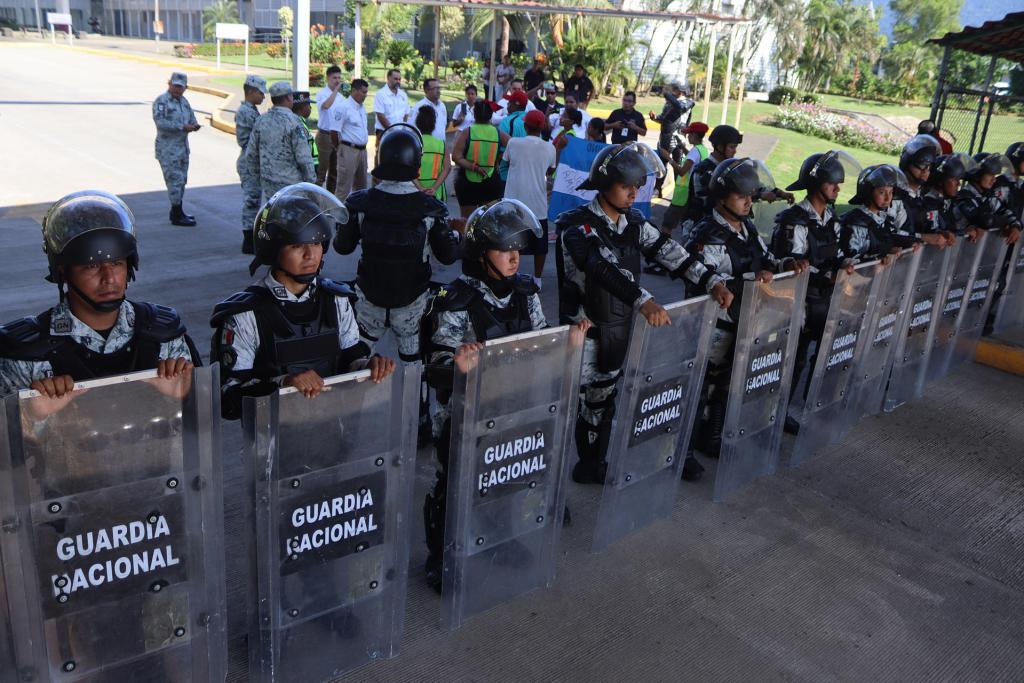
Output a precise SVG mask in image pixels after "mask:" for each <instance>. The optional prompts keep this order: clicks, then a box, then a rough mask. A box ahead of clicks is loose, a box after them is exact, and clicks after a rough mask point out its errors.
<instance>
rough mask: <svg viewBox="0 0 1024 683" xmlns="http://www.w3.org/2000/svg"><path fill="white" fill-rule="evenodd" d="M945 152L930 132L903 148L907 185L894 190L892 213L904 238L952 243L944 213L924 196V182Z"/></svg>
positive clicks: (890, 209) (902, 165)
mask: <svg viewBox="0 0 1024 683" xmlns="http://www.w3.org/2000/svg"><path fill="white" fill-rule="evenodd" d="M941 153H942V150H941V149H940V148H939V143H938V141H937V140H936V139H935V138H934V137H932V136H931V135H915V136H914V137H912V138H910V140H908V141H907V144H905V145H904V146H903V149H902V151H900V161H899V168H900V170H901V171H902V172H903V174H904V177H905V178H906V180H907V182H906V186H905V187H900V186H898V187H896V188H895V189H894V190H893V200H892V204H891V205H890V207H889V212H890V213H892V214H893V218H894V221H895V228H896V233H897V234H899V235H900V236H901V237H904V238H908V237H909V238H919V239H920V240H921V241H922V242H924V243H925V244H931V245H934V246H945V245H948V244H952V243H953V235H952V233H950V232H948V231H947V230H946V229H945V226H944V225H943V224H942V215H941V212H939V211H937V210H936V209H935V207H934V206H929V204H928V202H927V201H925V199H924V193H925V184H926V183H927V182H928V176H929V175H930V174H931V165H932V163H933V162H934V161H935V159H936V157H938V156H939V155H940V154H941Z"/></svg>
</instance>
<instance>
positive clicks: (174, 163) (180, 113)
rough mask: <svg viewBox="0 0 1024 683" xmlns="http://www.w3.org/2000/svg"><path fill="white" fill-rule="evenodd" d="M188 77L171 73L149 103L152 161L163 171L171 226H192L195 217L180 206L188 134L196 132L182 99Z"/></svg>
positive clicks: (183, 187) (188, 106)
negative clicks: (153, 138) (153, 132)
mask: <svg viewBox="0 0 1024 683" xmlns="http://www.w3.org/2000/svg"><path fill="white" fill-rule="evenodd" d="M187 87H188V76H186V75H185V74H183V73H181V72H180V71H175V72H174V73H172V74H171V80H169V81H168V82H167V92H165V93H162V94H161V95H160V97H158V98H156V100H154V101H153V123H155V124H156V160H157V161H159V162H160V169H161V170H162V171H163V172H164V183H166V184H167V196H168V198H170V200H171V215H170V220H171V223H172V224H174V225H182V226H186V227H187V226H192V225H195V224H196V219H195V216H190V215H188V214H187V213H185V211H184V209H182V207H181V201H182V196H183V195H184V194H185V183H186V182H188V134H189V133H194V132H195V131H197V130H199V128H200V126H199V123H197V122H196V115H195V113H194V112H193V111H192V105H190V104H189V103H188V100H186V99H185V89H186V88H187Z"/></svg>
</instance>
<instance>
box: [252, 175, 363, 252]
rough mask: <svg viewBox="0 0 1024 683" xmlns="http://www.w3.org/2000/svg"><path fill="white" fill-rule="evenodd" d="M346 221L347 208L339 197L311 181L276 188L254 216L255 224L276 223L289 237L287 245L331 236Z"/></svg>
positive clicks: (319, 240) (311, 241)
mask: <svg viewBox="0 0 1024 683" xmlns="http://www.w3.org/2000/svg"><path fill="white" fill-rule="evenodd" d="M347 222H348V209H346V208H345V205H344V204H342V203H341V200H339V199H338V198H337V197H335V196H334V195H333V194H331V193H330V192H328V191H327V190H325V189H324V188H322V187H319V186H317V185H314V184H312V183H296V184H294V185H289V186H288V187H284V188H282V189H280V190H278V191H277V192H276V193H274V196H272V197H271V198H270V201H268V202H267V203H266V205H265V206H264V207H263V211H261V212H260V216H259V218H258V219H257V225H258V226H259V225H270V224H273V225H275V226H277V227H278V229H280V230H281V231H282V232H284V233H285V234H286V235H288V236H289V238H286V242H288V243H290V244H313V243H317V242H325V241H327V240H330V239H331V233H332V232H333V230H335V229H336V227H337V225H339V224H344V223H347ZM260 237H263V236H262V235H261V236H260ZM263 238H264V239H266V237H263Z"/></svg>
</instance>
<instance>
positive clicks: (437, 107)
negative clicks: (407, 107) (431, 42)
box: [392, 78, 448, 141]
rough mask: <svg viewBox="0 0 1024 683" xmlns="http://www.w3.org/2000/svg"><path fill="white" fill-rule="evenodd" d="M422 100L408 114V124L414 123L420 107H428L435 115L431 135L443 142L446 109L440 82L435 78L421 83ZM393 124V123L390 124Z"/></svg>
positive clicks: (446, 118) (445, 128)
mask: <svg viewBox="0 0 1024 683" xmlns="http://www.w3.org/2000/svg"><path fill="white" fill-rule="evenodd" d="M423 95H424V97H423V99H422V100H420V101H419V102H417V103H416V105H415V106H414V107H413V108H412V111H410V112H409V117H408V118H409V123H410V124H414V123H415V122H416V113H417V112H418V111H419V110H420V109H421V108H422V107H430V108H431V109H433V110H434V112H435V113H436V114H437V119H436V123H434V132H433V133H432V135H433V136H434V137H435V138H437V139H438V140H442V141H443V140H444V138H445V132H446V131H447V130H448V109H447V107H445V106H444V102H442V101H441V81H439V80H437V79H436V78H427V79H425V80H424V81H423ZM392 123H394V121H393V122H392Z"/></svg>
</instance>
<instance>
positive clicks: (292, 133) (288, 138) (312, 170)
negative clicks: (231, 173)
mask: <svg viewBox="0 0 1024 683" xmlns="http://www.w3.org/2000/svg"><path fill="white" fill-rule="evenodd" d="M245 165H246V170H247V171H248V173H249V174H250V175H252V176H254V177H257V178H259V182H260V187H261V188H262V190H263V195H264V196H265V197H267V198H268V199H269V198H270V197H271V196H273V194H274V193H275V192H277V191H278V190H280V189H281V188H282V187H285V186H287V185H292V184H294V183H303V182H305V183H315V182H316V167H315V166H314V165H313V155H312V154H311V153H310V151H309V143H308V142H307V139H306V128H305V126H303V125H302V121H301V120H300V119H299V117H298V116H296V115H295V114H293V113H292V111H291V110H290V109H288V107H284V106H275V107H273V108H272V109H271V110H270V111H268V112H267V113H266V114H264V115H262V116H260V117H259V119H257V120H256V124H255V125H254V126H253V128H252V135H251V136H250V137H249V144H248V146H247V147H246V148H245Z"/></svg>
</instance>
